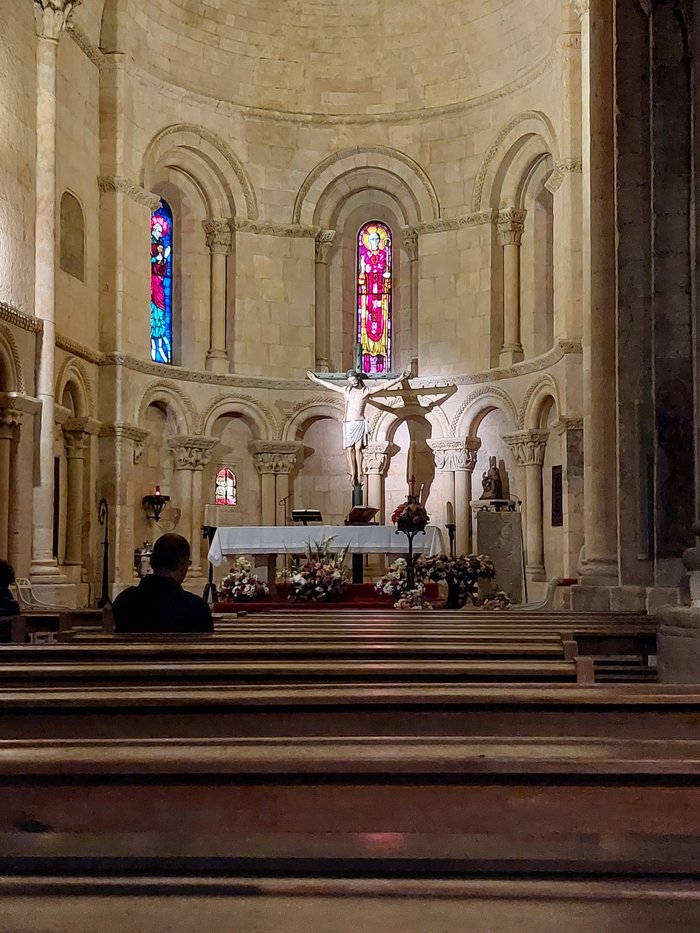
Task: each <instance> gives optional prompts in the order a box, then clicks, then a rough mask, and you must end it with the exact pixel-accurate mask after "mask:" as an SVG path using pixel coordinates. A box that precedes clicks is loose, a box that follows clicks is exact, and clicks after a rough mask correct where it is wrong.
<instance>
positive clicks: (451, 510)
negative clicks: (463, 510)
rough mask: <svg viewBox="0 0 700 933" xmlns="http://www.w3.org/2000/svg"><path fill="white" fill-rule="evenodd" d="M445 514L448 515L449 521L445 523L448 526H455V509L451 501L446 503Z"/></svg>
mask: <svg viewBox="0 0 700 933" xmlns="http://www.w3.org/2000/svg"><path fill="white" fill-rule="evenodd" d="M445 512H446V514H447V521H446V522H445V524H446V525H454V523H455V507H454V506H453V505H452V503H451V502H450V500H449V499H448V500H447V502H446V503H445Z"/></svg>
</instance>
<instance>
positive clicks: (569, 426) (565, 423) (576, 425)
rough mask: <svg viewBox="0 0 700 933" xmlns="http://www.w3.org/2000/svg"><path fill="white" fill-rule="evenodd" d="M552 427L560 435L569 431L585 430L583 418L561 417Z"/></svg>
mask: <svg viewBox="0 0 700 933" xmlns="http://www.w3.org/2000/svg"><path fill="white" fill-rule="evenodd" d="M552 427H553V429H554V432H555V433H556V434H558V435H559V436H560V437H561V436H562V435H564V434H568V433H569V431H583V418H560V419H559V420H558V421H557V422H555V423H554V424H553V425H552Z"/></svg>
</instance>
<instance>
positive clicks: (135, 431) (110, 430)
mask: <svg viewBox="0 0 700 933" xmlns="http://www.w3.org/2000/svg"><path fill="white" fill-rule="evenodd" d="M100 437H113V438H117V439H118V440H125V441H130V442H131V443H132V444H133V445H134V453H133V461H134V463H135V464H136V463H140V462H141V457H142V456H143V445H144V443H145V441H146V438H147V437H148V431H146V430H144V429H143V428H139V427H137V426H136V425H135V424H128V423H126V422H119V421H114V422H111V423H110V424H103V425H102V427H101V428H100Z"/></svg>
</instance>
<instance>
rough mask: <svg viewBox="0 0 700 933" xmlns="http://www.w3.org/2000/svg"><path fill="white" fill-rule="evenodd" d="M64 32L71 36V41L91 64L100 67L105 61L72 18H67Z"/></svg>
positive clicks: (100, 52)
mask: <svg viewBox="0 0 700 933" xmlns="http://www.w3.org/2000/svg"><path fill="white" fill-rule="evenodd" d="M66 33H67V34H68V35H69V36H70V37H71V39H72V40H73V42H75V44H76V45H77V46H78V48H79V49H80V51H81V52H83V53H84V55H85V56H86V57H87V58H89V59H90V61H91V62H92V64H93V65H95V67H97V68H102V66H103V65H104V63H105V56H104V54H103V53H102V51H101V50H100V49H98V48H97V46H96V45H93V44H92V42H90V40H89V39H88V37H87V35H86V34H85V33H84V32H83V30H82V29H81V28H80V26H78V24H77V23H76V22H75V21H74V20H72V19H71V20H69V21H68V24H67V26H66Z"/></svg>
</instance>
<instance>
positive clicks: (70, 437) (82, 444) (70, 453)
mask: <svg viewBox="0 0 700 933" xmlns="http://www.w3.org/2000/svg"><path fill="white" fill-rule="evenodd" d="M63 442H64V444H65V447H66V457H68V459H69V460H83V459H84V457H85V451H86V449H87V442H88V434H87V433H86V432H85V431H79V430H75V431H67V430H66V428H65V425H64V427H63Z"/></svg>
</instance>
